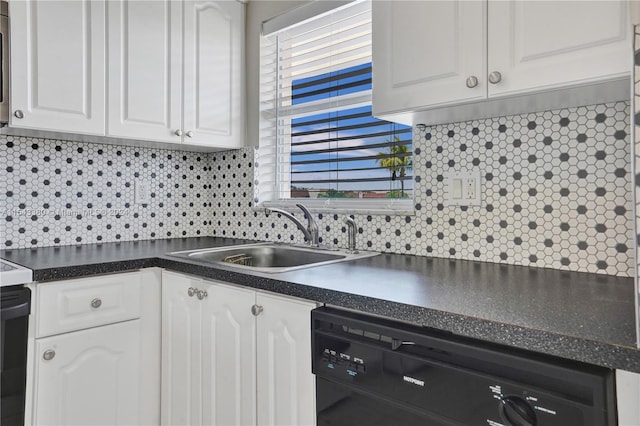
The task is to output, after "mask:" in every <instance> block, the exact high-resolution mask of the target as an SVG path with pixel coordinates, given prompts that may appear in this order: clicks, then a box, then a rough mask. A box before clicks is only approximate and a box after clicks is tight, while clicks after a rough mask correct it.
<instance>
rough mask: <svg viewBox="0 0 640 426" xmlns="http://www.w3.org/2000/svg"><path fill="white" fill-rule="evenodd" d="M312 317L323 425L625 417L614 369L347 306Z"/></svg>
mask: <svg viewBox="0 0 640 426" xmlns="http://www.w3.org/2000/svg"><path fill="white" fill-rule="evenodd" d="M311 318H312V323H313V330H312V331H313V339H312V356H313V360H312V363H313V372H314V374H315V375H316V410H317V424H318V426H328V425H332V426H340V425H344V426H351V425H368V426H412V425H415V426H418V425H419V426H441V425H448V426H453V425H456V426H474V425H478V426H547V425H548V426H556V425H558V426H572V425H581V426H605V425H615V424H616V409H615V386H614V385H615V383H614V374H613V373H614V372H613V370H611V369H607V368H602V367H597V366H592V365H587V364H583V363H578V362H572V361H568V360H562V359H558V358H552V357H548V356H543V355H535V354H531V353H529V352H525V351H520V350H516V349H511V348H506V347H503V346H498V345H491V344H487V343H484V342H480V341H476V340H472V339H465V338H460V337H454V336H452V335H450V334H444V333H441V332H438V331H432V330H425V329H424V328H420V327H415V326H412V325H409V324H403V323H398V322H395V321H388V320H385V319H381V318H377V317H371V316H365V315H361V314H356V313H353V312H346V311H342V310H337V309H331V308H319V309H316V310H314V311H312V317H311Z"/></svg>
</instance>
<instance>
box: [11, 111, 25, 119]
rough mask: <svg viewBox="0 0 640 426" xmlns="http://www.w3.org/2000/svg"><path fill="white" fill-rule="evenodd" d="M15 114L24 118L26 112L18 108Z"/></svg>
mask: <svg viewBox="0 0 640 426" xmlns="http://www.w3.org/2000/svg"><path fill="white" fill-rule="evenodd" d="M13 116H14V117H15V118H20V119H22V118H24V113H23V112H22V110H21V109H17V110H15V111H14V113H13Z"/></svg>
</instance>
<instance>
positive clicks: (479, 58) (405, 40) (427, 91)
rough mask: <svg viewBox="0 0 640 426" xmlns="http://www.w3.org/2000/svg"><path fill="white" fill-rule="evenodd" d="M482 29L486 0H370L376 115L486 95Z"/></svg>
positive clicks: (484, 24) (479, 97)
mask: <svg viewBox="0 0 640 426" xmlns="http://www.w3.org/2000/svg"><path fill="white" fill-rule="evenodd" d="M485 33H486V3H485V2H480V1H417V2H415V1H374V2H373V46H374V49H373V78H374V90H373V109H374V115H375V114H377V113H384V112H388V111H398V110H406V109H410V108H414V107H416V106H419V105H423V104H424V102H425V101H428V103H429V104H430V105H438V104H447V103H450V102H453V101H463V100H464V101H469V100H479V99H484V98H485V97H486V93H487V87H486V84H485V83H484V81H480V80H484V75H485V74H486V70H487V66H486V63H487V60H486V54H485V46H486V42H485V36H484V34H485ZM430 40H431V42H430ZM470 77H475V79H476V81H477V83H476V84H475V86H474V87H471V88H469V87H467V85H466V81H467V79H468V78H470Z"/></svg>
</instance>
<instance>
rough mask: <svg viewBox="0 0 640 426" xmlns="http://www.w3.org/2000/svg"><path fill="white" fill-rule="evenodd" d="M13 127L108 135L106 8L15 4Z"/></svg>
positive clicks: (30, 1) (87, 3)
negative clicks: (106, 121)
mask: <svg viewBox="0 0 640 426" xmlns="http://www.w3.org/2000/svg"><path fill="white" fill-rule="evenodd" d="M9 7H10V14H11V108H12V111H16V110H20V111H22V112H23V114H24V118H22V119H19V118H16V117H15V116H14V115H13V114H12V115H11V118H10V120H11V126H13V127H26V128H33V129H44V130H54V131H67V132H74V133H91V134H99V135H104V132H105V26H104V21H105V19H104V16H105V2H104V1H101V0H98V1H92V0H79V1H35V0H24V1H15V2H10V3H9Z"/></svg>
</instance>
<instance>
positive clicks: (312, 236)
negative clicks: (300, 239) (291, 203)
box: [264, 204, 320, 247]
mask: <svg viewBox="0 0 640 426" xmlns="http://www.w3.org/2000/svg"><path fill="white" fill-rule="evenodd" d="M296 206H297V207H298V208H299V209H300V210H302V212H303V213H304V214H305V215H306V216H307V226H306V227H305V226H304V224H303V223H302V222H300V221H299V220H298V219H297V218H296V217H295V216H294V215H292V214H291V213H289V212H288V211H286V210H282V209H278V208H275V207H266V208H265V209H264V213H265V215H267V216H269V213H271V212H274V213H279V214H281V215H282V216H284V217H286V218H287V219H289V220H291V221H292V222H293V223H295V224H296V226H297V227H298V229H299V230H301V231H302V233H303V234H304V237H305V238H306V239H307V244H309V245H310V246H312V247H319V246H320V242H319V240H320V237H319V236H318V224H317V223H316V221H315V220H314V219H313V216H311V213H310V212H309V210H308V209H307V208H306V207H305V206H303V205H302V204H296Z"/></svg>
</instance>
